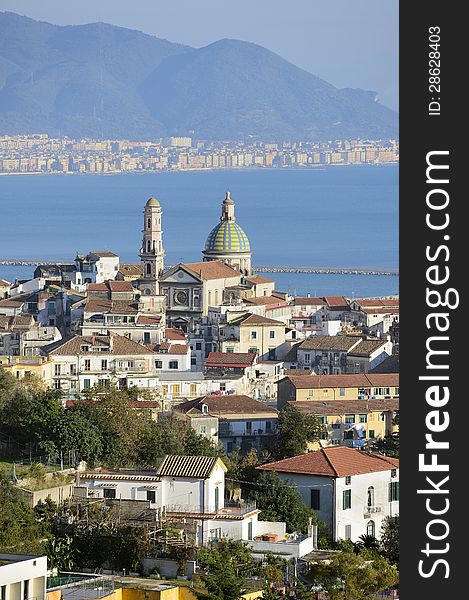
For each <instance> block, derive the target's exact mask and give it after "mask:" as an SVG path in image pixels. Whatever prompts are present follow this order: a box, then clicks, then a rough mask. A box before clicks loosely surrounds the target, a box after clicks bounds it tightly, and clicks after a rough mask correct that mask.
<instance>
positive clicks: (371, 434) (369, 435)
mask: <svg viewBox="0 0 469 600" xmlns="http://www.w3.org/2000/svg"><path fill="white" fill-rule="evenodd" d="M368 437H369V438H370V440H373V439H374V437H375V430H374V429H369V430H368Z"/></svg>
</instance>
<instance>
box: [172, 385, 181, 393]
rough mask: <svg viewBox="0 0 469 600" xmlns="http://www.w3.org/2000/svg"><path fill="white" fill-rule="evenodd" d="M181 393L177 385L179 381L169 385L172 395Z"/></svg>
mask: <svg viewBox="0 0 469 600" xmlns="http://www.w3.org/2000/svg"><path fill="white" fill-rule="evenodd" d="M180 393H181V389H180V386H179V383H175V384H173V385H172V386H171V394H172V395H173V396H179V394H180Z"/></svg>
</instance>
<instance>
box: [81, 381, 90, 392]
mask: <svg viewBox="0 0 469 600" xmlns="http://www.w3.org/2000/svg"><path fill="white" fill-rule="evenodd" d="M90 387H91V381H90V380H89V379H83V389H84V390H89V389H90Z"/></svg>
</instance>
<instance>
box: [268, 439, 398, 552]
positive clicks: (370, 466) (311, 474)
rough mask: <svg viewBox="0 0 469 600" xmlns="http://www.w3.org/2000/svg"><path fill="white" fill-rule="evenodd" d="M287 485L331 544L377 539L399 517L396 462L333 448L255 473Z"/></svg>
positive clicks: (342, 448)
mask: <svg viewBox="0 0 469 600" xmlns="http://www.w3.org/2000/svg"><path fill="white" fill-rule="evenodd" d="M257 468H258V469H259V470H263V471H274V472H276V473H278V475H279V477H280V478H281V479H282V480H288V481H291V482H293V483H294V484H295V485H296V486H297V489H298V492H299V493H300V494H301V498H302V500H303V503H304V504H305V506H307V507H308V508H312V509H313V510H314V511H315V512H316V514H317V516H318V517H319V519H320V520H321V521H324V522H325V523H327V525H328V527H329V531H330V533H331V536H332V539H333V540H352V541H353V542H356V541H357V540H358V539H359V537H360V536H361V535H371V536H373V537H376V538H379V535H380V530H381V527H382V524H383V521H384V519H385V517H388V516H389V517H394V516H396V515H398V514H399V460H398V459H396V458H391V457H388V456H381V455H379V454H371V453H368V452H363V451H361V450H356V449H354V448H348V447H346V446H333V447H330V448H322V449H320V450H316V451H314V452H308V453H307V454H301V455H299V456H293V457H291V458H286V459H284V460H280V461H276V462H272V463H268V464H265V465H261V466H259V467H257Z"/></svg>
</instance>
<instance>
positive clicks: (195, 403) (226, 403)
mask: <svg viewBox="0 0 469 600" xmlns="http://www.w3.org/2000/svg"><path fill="white" fill-rule="evenodd" d="M203 404H206V405H207V408H208V414H209V415H210V416H212V417H214V416H216V417H225V418H227V415H232V416H233V415H236V416H238V417H239V418H241V417H242V416H243V415H246V414H249V415H253V414H264V415H268V416H269V418H276V417H277V414H278V413H277V410H276V409H275V408H272V407H271V406H268V405H267V404H266V403H265V402H261V401H260V400H254V398H251V397H250V396H245V395H242V394H240V395H237V394H232V395H226V396H216V395H213V396H203V397H201V398H195V399H194V400H188V401H186V402H182V403H181V404H178V405H177V406H176V407H175V410H177V411H179V412H182V413H190V414H196V413H198V412H200V413H202V405H203ZM202 414H204V413H202Z"/></svg>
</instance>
